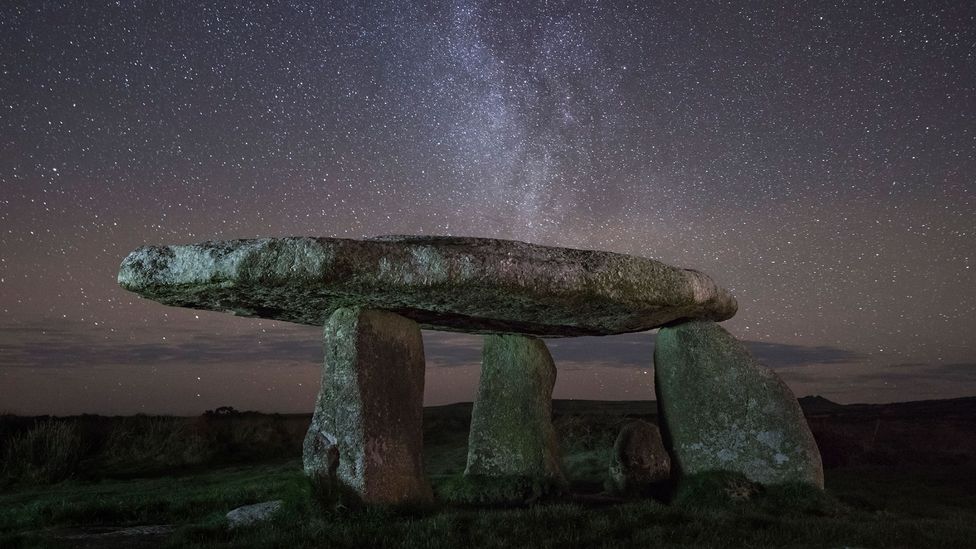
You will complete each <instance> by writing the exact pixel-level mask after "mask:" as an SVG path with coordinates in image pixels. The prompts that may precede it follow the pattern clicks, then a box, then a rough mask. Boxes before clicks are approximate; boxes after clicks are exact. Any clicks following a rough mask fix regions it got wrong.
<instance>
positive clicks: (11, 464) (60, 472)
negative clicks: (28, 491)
mask: <svg viewBox="0 0 976 549" xmlns="http://www.w3.org/2000/svg"><path fill="white" fill-rule="evenodd" d="M84 451H85V448H84V445H83V444H82V437H81V434H80V433H79V432H78V427H77V425H75V424H74V423H72V422H68V421H64V420H43V421H39V422H37V423H36V424H35V425H34V426H33V427H32V428H30V429H29V430H28V431H26V432H23V433H20V434H17V435H14V436H13V437H11V439H10V441H9V442H8V444H7V447H6V450H5V451H4V461H3V476H4V478H5V479H7V480H8V481H14V482H30V483H38V482H58V481H61V480H64V479H66V478H68V477H70V476H71V475H73V474H74V473H75V472H76V471H77V468H78V463H79V462H80V461H81V458H82V456H83V455H84Z"/></svg>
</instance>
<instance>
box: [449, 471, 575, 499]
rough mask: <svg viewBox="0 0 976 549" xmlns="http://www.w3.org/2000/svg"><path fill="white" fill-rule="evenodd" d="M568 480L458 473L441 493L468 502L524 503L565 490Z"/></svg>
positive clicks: (546, 497)
mask: <svg viewBox="0 0 976 549" xmlns="http://www.w3.org/2000/svg"><path fill="white" fill-rule="evenodd" d="M566 488H567V485H566V483H565V481H563V480H561V479H556V478H545V477H538V476H525V475H506V476H488V475H458V476H455V477H452V478H450V479H447V480H445V481H443V482H442V483H441V484H440V486H439V487H438V490H437V496H438V497H439V498H440V499H442V500H444V501H447V502H450V503H456V504H468V505H483V504H492V505H524V504H528V503H535V502H537V501H540V500H544V499H550V498H555V497H557V496H559V495H561V494H563V493H565V491H566Z"/></svg>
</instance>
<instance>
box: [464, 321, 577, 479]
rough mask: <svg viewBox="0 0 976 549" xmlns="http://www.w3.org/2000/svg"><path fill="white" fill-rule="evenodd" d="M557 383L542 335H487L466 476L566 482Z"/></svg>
mask: <svg viewBox="0 0 976 549" xmlns="http://www.w3.org/2000/svg"><path fill="white" fill-rule="evenodd" d="M555 383H556V367H555V365H554V364H553V361H552V356H550V355H549V350H548V349H547V348H546V344H545V343H544V342H543V341H542V340H540V339H536V338H534V337H527V336H519V335H488V336H485V341H484V350H483V355H482V364H481V382H480V384H479V386H478V395H477V398H476V399H475V402H474V407H473V409H472V411H471V433H470V435H469V439H468V463H467V467H466V468H465V471H464V472H465V475H480V476H486V477H522V478H538V479H555V480H556V481H558V482H561V481H562V479H563V473H562V467H561V464H560V458H559V444H558V442H557V439H556V431H555V429H554V428H553V426H552V388H553V385H554V384H555Z"/></svg>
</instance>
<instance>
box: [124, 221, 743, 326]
mask: <svg viewBox="0 0 976 549" xmlns="http://www.w3.org/2000/svg"><path fill="white" fill-rule="evenodd" d="M118 281H119V284H121V285H122V287H123V288H125V289H127V290H130V291H133V292H135V293H138V294H139V295H142V296H143V297H146V298H149V299H153V300H155V301H158V302H160V303H163V304H166V305H172V306H177V307H189V308H193V309H205V310H212V311H223V312H229V313H232V314H235V315H240V316H249V317H261V318H269V319H275V320H283V321H287V322H296V323H300V324H309V325H314V326H322V325H324V324H325V322H326V320H327V319H328V318H329V316H330V315H331V314H332V313H333V312H334V311H336V310H337V309H340V308H343V307H363V308H370V309H382V310H387V311H391V312H395V313H397V314H400V315H402V316H405V317H407V318H409V319H412V320H414V321H416V322H417V323H419V324H420V325H421V327H423V328H430V329H435V330H448V331H462V332H475V333H500V334H505V333H523V334H531V335H538V336H546V337H559V336H564V337H565V336H583V335H610V334H619V333H627V332H640V331H646V330H650V329H652V328H656V327H659V326H661V325H663V324H667V323H670V322H673V321H675V320H679V319H690V318H700V319H709V320H715V321H721V320H725V319H728V318H731V317H732V316H733V315H734V314H735V312H736V302H735V299H734V298H733V297H732V295H731V294H730V293H729V292H727V291H726V290H724V289H722V288H719V287H718V286H717V285H716V284H715V283H714V282H713V281H712V279H711V278H709V277H708V276H707V275H705V274H703V273H700V272H698V271H694V270H690V269H681V268H677V267H672V266H670V265H666V264H664V263H661V262H659V261H655V260H653V259H647V258H643V257H635V256H630V255H624V254H618V253H611V252H601V251H591V250H576V249H570V248H556V247H549V246H539V245H535V244H527V243H524V242H517V241H511V240H494V239H485V238H463V237H446V236H387V237H377V238H373V239H367V240H350V239H341V238H312V237H293V238H262V239H252V240H228V241H214V242H204V243H202V244H195V245H186V246H144V247H141V248H139V249H137V250H135V251H134V252H132V253H131V254H129V256H128V257H126V258H125V260H124V261H123V262H122V266H121V269H120V271H119V276H118Z"/></svg>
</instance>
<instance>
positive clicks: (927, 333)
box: [0, 0, 976, 413]
mask: <svg viewBox="0 0 976 549" xmlns="http://www.w3.org/2000/svg"><path fill="white" fill-rule="evenodd" d="M229 4H230V3H223V2H212V3H201V2H175V1H174V2H162V3H150V2H121V3H105V2H44V3H41V2H33V1H31V2H4V3H3V5H2V6H0V309H2V311H3V319H0V330H2V332H0V411H2V410H12V411H18V412H23V413H41V412H46V411H50V412H55V413H74V412H82V411H92V412H118V413H131V412H134V411H163V412H177V413H196V412H199V411H201V410H203V409H206V408H213V407H215V406H220V405H233V406H235V407H238V408H257V409H262V410H284V411H307V410H310V409H311V406H312V402H313V398H314V393H315V391H316V389H317V383H318V374H317V368H318V366H317V363H318V361H319V360H320V350H319V347H318V345H319V343H318V338H319V337H320V331H317V330H314V329H308V328H301V327H293V326H289V325H285V324H282V323H273V322H267V321H255V320H251V319H237V318H233V317H230V316H228V315H220V314H216V313H204V312H193V311H184V310H178V309H171V308H166V307H163V306H160V305H158V304H155V303H150V302H146V301H143V300H139V299H138V298H136V297H134V296H132V295H129V294H126V293H125V292H124V291H122V290H121V289H119V288H118V287H117V285H116V284H115V274H116V272H117V269H118V264H119V262H120V261H121V259H122V257H124V255H125V254H126V253H127V252H128V251H130V250H131V249H134V248H136V247H138V246H139V245H142V244H144V243H189V242H197V241H202V240H210V239H223V238H242V237H254V236H283V235H320V236H339V237H352V238H359V237H364V236H372V235H378V234H390V233H408V234H409V233H421V234H452V235H468V236H487V237H497V238H513V239H519V240H526V241H531V242H536V243H540V244H549V245H559V246H570V247H581V248H595V249H605V250H611V251H616V252H623V253H630V254H636V255H642V256H647V257H653V258H656V259H660V260H663V261H665V262H668V263H672V264H675V265H679V266H683V267H691V268H698V269H701V270H704V271H706V272H708V273H709V274H711V275H712V276H713V277H714V278H715V279H716V280H718V281H719V282H720V283H721V284H722V285H723V286H725V287H728V288H730V289H731V290H732V291H733V292H734V293H735V294H736V296H737V298H738V300H739V303H740V312H739V314H738V315H737V316H736V317H735V318H734V319H732V320H730V321H728V322H726V323H725V325H726V326H727V327H728V329H730V330H731V331H732V332H733V333H735V334H736V335H737V336H738V337H740V338H742V339H745V340H748V341H750V342H752V343H751V345H752V348H753V349H754V350H755V351H756V352H757V354H759V355H760V357H761V358H763V359H764V360H766V361H767V362H768V363H769V364H770V365H771V366H773V367H774V368H777V370H778V371H779V372H780V373H781V375H782V376H783V377H784V378H785V379H786V380H787V381H788V382H789V383H790V384H791V386H792V387H793V388H794V390H795V391H796V392H798V393H800V394H808V393H822V394H824V395H825V396H828V397H830V398H834V399H837V400H839V401H842V402H852V401H891V400H908V399H919V398H940V397H950V396H962V395H971V394H974V393H976V337H974V336H973V334H974V333H976V290H974V288H976V267H974V264H976V213H974V210H976V175H974V174H976V4H973V3H971V2H958V1H946V2H938V1H923V0H915V1H908V2H880V1H875V2H870V1H866V2H856V3H855V2H806V3H802V4H799V5H793V4H788V5H786V4H785V5H784V6H780V7H776V6H767V5H752V4H751V3H744V2H719V1H687V2H686V1H681V2H635V3H632V4H628V3H624V2H608V3H605V2H571V3H564V2H541V1H526V2H501V3H499V2H454V3H450V2H430V3H411V2H402V1H400V2H364V3H352V2H350V3H348V4H344V3H330V2H282V3H269V4H266V5H261V6H250V5H248V6H232V5H229ZM425 337H426V338H427V341H428V355H429V359H430V360H429V363H430V366H431V367H430V368H429V369H428V376H427V387H428V389H427V401H428V402H429V403H439V402H448V401H452V400H463V399H470V398H471V397H472V395H473V386H474V383H476V380H477V365H476V363H477V360H478V340H477V338H473V337H464V336H459V335H453V334H447V335H445V334H435V333H427V334H425ZM635 338H636V339H635ZM651 339H652V338H651V337H650V336H622V337H621V338H605V339H600V340H589V339H587V340H583V341H582V342H576V343H572V342H561V343H556V344H553V353H554V355H555V357H556V359H557V366H559V367H560V373H559V381H558V383H557V388H556V395H557V396H561V397H581V398H632V399H637V398H651V397H652V395H653V386H652V383H651V381H650V378H651V376H650V375H649V372H651V371H652V370H651V368H652V364H651V354H650V353H651V347H650V345H651V343H650V341H651Z"/></svg>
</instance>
